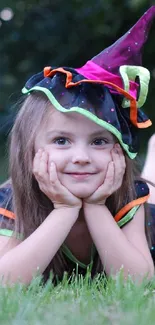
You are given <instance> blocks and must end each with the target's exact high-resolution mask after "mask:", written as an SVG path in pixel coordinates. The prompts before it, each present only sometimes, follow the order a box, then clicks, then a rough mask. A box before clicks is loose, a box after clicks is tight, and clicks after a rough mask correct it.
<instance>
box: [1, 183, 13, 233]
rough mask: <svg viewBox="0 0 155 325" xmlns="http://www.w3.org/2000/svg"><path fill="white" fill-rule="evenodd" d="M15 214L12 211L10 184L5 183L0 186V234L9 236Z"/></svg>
mask: <svg viewBox="0 0 155 325" xmlns="http://www.w3.org/2000/svg"><path fill="white" fill-rule="evenodd" d="M14 225H15V215H14V211H13V201H12V186H11V183H6V184H4V186H1V187H0V235H2V236H8V237H10V236H11V235H12V232H13V230H14Z"/></svg>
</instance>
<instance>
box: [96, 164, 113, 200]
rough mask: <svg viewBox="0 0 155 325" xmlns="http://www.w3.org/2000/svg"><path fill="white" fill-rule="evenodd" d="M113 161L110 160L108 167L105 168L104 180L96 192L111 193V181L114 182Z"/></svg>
mask: <svg viewBox="0 0 155 325" xmlns="http://www.w3.org/2000/svg"><path fill="white" fill-rule="evenodd" d="M114 171H115V168H114V162H113V161H110V162H109V164H108V168H107V173H106V177H105V180H104V183H103V184H102V185H101V186H100V187H99V188H98V190H97V191H98V194H99V193H101V194H102V193H104V194H106V195H110V194H111V190H112V188H113V183H114Z"/></svg>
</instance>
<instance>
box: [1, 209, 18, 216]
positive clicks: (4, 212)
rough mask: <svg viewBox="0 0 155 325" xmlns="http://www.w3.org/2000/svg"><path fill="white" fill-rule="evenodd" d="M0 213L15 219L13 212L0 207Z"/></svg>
mask: <svg viewBox="0 0 155 325" xmlns="http://www.w3.org/2000/svg"><path fill="white" fill-rule="evenodd" d="M0 214H2V215H3V216H5V217H7V218H10V219H15V214H14V213H13V212H11V211H9V210H6V209H3V208H0Z"/></svg>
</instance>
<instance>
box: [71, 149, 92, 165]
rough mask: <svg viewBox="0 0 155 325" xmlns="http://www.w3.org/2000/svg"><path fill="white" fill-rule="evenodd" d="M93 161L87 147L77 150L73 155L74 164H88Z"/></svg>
mask: <svg viewBox="0 0 155 325" xmlns="http://www.w3.org/2000/svg"><path fill="white" fill-rule="evenodd" d="M90 162H91V158H90V155H89V154H88V152H87V151H86V150H85V149H82V150H78V149H77V150H76V151H75V153H74V155H73V157H72V163H73V164H77V163H79V164H88V163H90Z"/></svg>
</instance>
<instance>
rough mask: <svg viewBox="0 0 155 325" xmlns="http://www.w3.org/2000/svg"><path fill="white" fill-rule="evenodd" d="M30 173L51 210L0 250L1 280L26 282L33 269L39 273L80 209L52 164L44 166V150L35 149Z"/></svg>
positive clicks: (52, 255) (52, 254)
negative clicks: (21, 238)
mask: <svg viewBox="0 0 155 325" xmlns="http://www.w3.org/2000/svg"><path fill="white" fill-rule="evenodd" d="M33 173H34V175H35V177H36V179H37V181H38V184H39V187H40V189H41V190H42V191H43V192H44V193H45V194H46V195H47V196H48V197H49V199H51V201H52V202H53V205H54V210H53V211H52V212H51V213H50V214H49V215H48V216H47V218H46V219H45V221H44V222H43V223H42V224H41V225H40V226H39V227H38V228H37V229H36V230H35V231H34V232H33V233H32V234H31V235H30V236H29V237H28V238H27V239H25V240H24V241H23V242H21V243H20V244H19V245H17V246H16V247H14V248H13V246H12V249H11V248H10V249H11V250H10V251H8V252H7V253H6V254H5V253H4V256H3V257H2V258H1V259H0V276H3V281H4V282H10V283H14V282H18V281H22V282H24V283H25V284H29V283H30V282H31V280H32V278H33V276H34V275H35V273H36V272H37V270H38V272H39V273H40V274H42V273H43V272H44V270H45V269H46V267H47V266H48V264H49V263H50V261H51V260H52V258H53V257H54V255H55V254H56V252H57V251H58V249H59V248H60V246H61V245H62V243H63V242H64V240H65V238H66V237H67V235H68V233H69V232H70V230H71V228H72V226H73V225H74V223H75V221H76V220H77V218H78V215H79V211H80V209H81V205H82V202H81V200H80V199H79V198H76V197H75V196H74V195H73V194H72V193H70V192H69V191H68V190H67V189H66V188H65V187H64V186H63V185H62V184H61V183H60V181H59V180H58V177H57V172H56V166H55V165H54V164H51V165H50V166H48V155H47V153H46V152H45V151H44V150H39V151H38V153H37V154H36V155H35V158H34V164H33ZM32 213H33V211H32ZM12 245H13V241H12ZM2 254H3V253H2V252H1V256H2Z"/></svg>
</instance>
